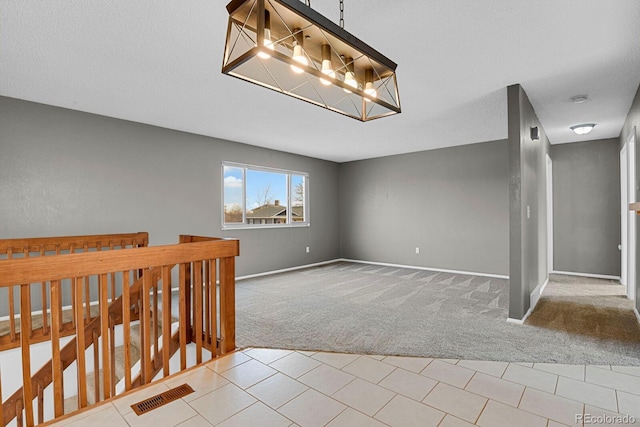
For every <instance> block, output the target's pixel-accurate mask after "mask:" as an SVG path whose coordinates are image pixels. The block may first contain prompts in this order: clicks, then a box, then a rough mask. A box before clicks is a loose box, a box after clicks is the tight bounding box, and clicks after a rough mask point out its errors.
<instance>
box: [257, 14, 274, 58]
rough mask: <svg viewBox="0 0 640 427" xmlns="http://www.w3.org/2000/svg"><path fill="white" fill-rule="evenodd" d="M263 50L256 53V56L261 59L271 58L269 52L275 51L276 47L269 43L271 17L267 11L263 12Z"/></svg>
mask: <svg viewBox="0 0 640 427" xmlns="http://www.w3.org/2000/svg"><path fill="white" fill-rule="evenodd" d="M263 45H264V48H263V49H261V50H260V52H258V56H259V57H260V58H262V59H269V58H271V53H269V50H275V49H276V46H275V45H274V44H273V42H272V41H271V15H270V13H269V11H268V10H265V11H264V41H263Z"/></svg>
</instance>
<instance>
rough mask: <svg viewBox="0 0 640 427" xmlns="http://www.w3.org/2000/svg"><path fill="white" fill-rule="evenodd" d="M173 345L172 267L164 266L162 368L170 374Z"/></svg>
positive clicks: (165, 374) (164, 373)
mask: <svg viewBox="0 0 640 427" xmlns="http://www.w3.org/2000/svg"><path fill="white" fill-rule="evenodd" d="M170 347H171V269H170V268H169V267H168V266H164V267H162V370H163V375H164V376H165V377H168V376H169V358H170V357H171V354H170V350H171V349H170Z"/></svg>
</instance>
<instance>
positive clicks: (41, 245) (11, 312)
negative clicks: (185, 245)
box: [0, 233, 149, 351]
mask: <svg viewBox="0 0 640 427" xmlns="http://www.w3.org/2000/svg"><path fill="white" fill-rule="evenodd" d="M148 243H149V234H148V233H129V234H100V235H87V236H61V237H36V238H25V239H4V240H0V260H2V259H21V258H32V257H41V256H50V255H60V254H69V253H77V252H83V253H85V252H99V251H106V250H113V249H126V248H140V247H146V246H147V245H148ZM82 282H83V283H82V285H83V286H84V287H85V296H86V299H85V300H84V301H83V302H81V305H84V306H85V307H89V306H90V303H91V301H90V296H91V295H90V292H89V289H90V283H89V279H88V278H84V279H83V281H82ZM71 286H74V285H71ZM65 291H66V292H65ZM1 292H3V293H4V294H0V301H1V302H0V310H3V311H4V313H3V315H0V317H3V318H6V319H7V321H6V322H4V323H5V324H7V325H6V326H8V327H7V328H2V329H1V330H0V351H3V350H7V349H11V348H17V347H20V343H21V338H20V331H21V330H22V329H27V328H25V327H24V326H27V324H26V323H25V325H23V324H22V323H23V317H22V316H21V314H20V313H30V314H31V316H30V318H29V319H26V318H25V319H24V320H25V321H29V324H28V326H31V327H33V326H34V324H37V327H36V328H35V329H33V328H28V329H29V331H30V332H29V333H30V340H31V342H32V343H37V342H42V341H48V340H49V339H51V331H50V328H49V317H50V316H51V310H57V311H58V315H59V316H60V317H61V318H62V322H61V325H60V329H59V332H60V335H61V336H68V335H73V334H75V322H76V318H75V316H72V315H71V313H73V312H75V304H76V302H77V300H76V298H75V297H73V298H72V297H71V295H72V294H73V292H72V289H71V288H69V289H63V292H64V293H66V296H67V298H64V299H61V300H60V304H59V305H58V306H56V305H55V304H53V302H52V301H51V300H50V299H49V298H48V297H49V291H48V289H47V286H46V283H45V282H40V283H34V284H33V285H32V286H30V287H28V288H26V287H25V288H20V287H18V286H7V287H5V288H3V289H2V291H1ZM20 292H28V295H29V298H25V297H24V296H25V295H20V298H19V301H20V304H19V305H18V306H17V307H16V301H15V300H16V296H17V295H18V294H19V293H20ZM110 294H111V299H112V300H114V299H115V298H116V296H117V290H116V287H115V286H112V287H111V289H110ZM33 296H37V297H39V299H40V301H39V303H38V304H37V306H36V307H35V308H34V307H32V297H33ZM63 300H66V302H67V303H68V304H67V305H70V306H71V307H70V309H68V310H66V312H65V311H64V305H65V301H63ZM4 304H6V305H4ZM22 304H25V306H24V307H22ZM84 314H85V316H84V322H85V323H89V322H90V321H91V319H93V318H95V316H96V313H95V312H94V313H92V312H91V310H85V313H84Z"/></svg>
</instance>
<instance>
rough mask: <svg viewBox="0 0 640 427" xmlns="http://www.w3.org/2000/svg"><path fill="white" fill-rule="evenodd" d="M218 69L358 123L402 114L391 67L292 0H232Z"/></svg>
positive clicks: (319, 16)
mask: <svg viewBox="0 0 640 427" xmlns="http://www.w3.org/2000/svg"><path fill="white" fill-rule="evenodd" d="M227 11H228V12H229V25H228V28H227V38H226V45H225V51H224V60H223V65H222V72H223V73H224V74H227V75H230V76H233V77H237V78H239V79H242V80H245V81H249V82H251V83H255V84H257V85H260V86H263V87H267V88H269V89H272V90H275V91H277V92H280V93H284V94H286V95H289V96H292V97H294V98H298V99H301V100H304V101H307V102H310V103H312V104H315V105H319V106H321V107H323V108H326V109H328V110H331V111H335V112H337V113H340V114H344V115H346V116H349V117H352V118H354V119H357V120H360V121H363V122H364V121H369V120H373V119H377V118H380V117H386V116H390V115H393V114H398V113H400V112H401V109H400V97H399V93H398V85H397V79H396V67H397V65H396V63H395V62H393V61H391V60H390V59H388V58H387V57H386V56H384V55H382V54H381V53H379V52H378V51H376V50H375V49H373V48H372V47H370V46H369V45H367V44H366V43H364V42H362V41H361V40H359V39H357V38H356V37H354V36H353V35H351V34H350V33H349V32H347V31H345V30H344V28H342V27H340V26H338V25H336V24H335V23H333V22H331V21H330V20H328V19H327V18H325V17H324V16H322V15H321V14H319V13H318V12H316V11H314V10H313V9H311V7H309V6H307V5H305V4H303V3H301V2H300V1H298V0H232V1H231V2H230V3H229V4H228V5H227Z"/></svg>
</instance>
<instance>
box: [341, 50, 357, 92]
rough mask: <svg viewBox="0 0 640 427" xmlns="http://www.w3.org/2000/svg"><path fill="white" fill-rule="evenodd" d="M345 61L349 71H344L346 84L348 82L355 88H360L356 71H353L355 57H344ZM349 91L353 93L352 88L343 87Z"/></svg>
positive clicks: (348, 84)
mask: <svg viewBox="0 0 640 427" xmlns="http://www.w3.org/2000/svg"><path fill="white" fill-rule="evenodd" d="M344 62H345V64H346V66H347V72H346V73H344V84H346V85H347V86H351V87H352V88H354V89H358V81H357V80H356V73H355V72H354V71H353V70H354V65H353V58H350V57H346V58H344ZM342 90H344V91H345V92H347V93H351V91H350V90H347V89H342Z"/></svg>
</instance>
